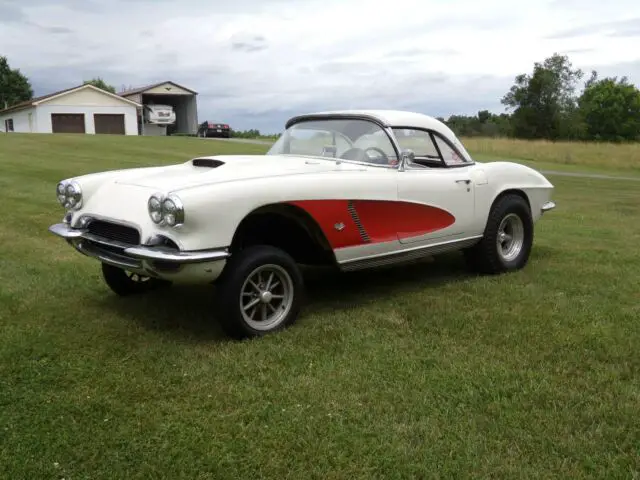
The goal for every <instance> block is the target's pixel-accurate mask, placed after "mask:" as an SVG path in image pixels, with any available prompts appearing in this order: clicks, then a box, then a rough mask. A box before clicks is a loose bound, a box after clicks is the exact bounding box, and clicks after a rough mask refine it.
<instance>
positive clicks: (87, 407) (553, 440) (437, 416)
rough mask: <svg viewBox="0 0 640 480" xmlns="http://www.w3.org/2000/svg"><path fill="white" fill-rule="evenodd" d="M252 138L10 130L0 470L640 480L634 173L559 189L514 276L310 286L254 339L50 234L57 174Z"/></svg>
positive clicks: (177, 290) (639, 196)
mask: <svg viewBox="0 0 640 480" xmlns="http://www.w3.org/2000/svg"><path fill="white" fill-rule="evenodd" d="M500 145H502V146H503V148H504V149H505V150H499V152H500V153H501V155H504V156H506V157H512V156H514V153H513V152H510V151H508V149H507V147H506V146H508V145H509V143H504V144H500ZM505 145H506V146H505ZM513 145H517V142H516V143H513ZM264 148H265V147H264V146H260V145H242V144H233V143H224V142H219V141H207V140H198V139H191V138H118V137H92V136H59V137H58V136H56V137H54V136H47V135H32V136H29V135H0V201H1V203H2V215H3V216H2V221H1V222H0V245H1V246H2V253H1V254H0V382H1V383H0V465H1V467H0V472H1V473H0V477H1V478H3V479H4V478H6V479H49V478H51V479H62V478H66V479H89V478H90V479H127V480H136V479H140V480H142V479H145V480H146V479H150V478H170V479H199V480H204V479H216V480H217V479H232V478H239V479H256V478H274V479H283V478H300V479H302V478H304V479H307V478H308V479H367V480H369V479H376V478H380V479H396V478H397V479H400V478H443V479H444V478H447V479H448V478H455V479H457V478H516V479H528V478H531V479H534V478H535V479H538V478H545V479H546V478H559V479H569V478H570V479H582V478H585V479H586V478H607V479H609V478H612V479H613V478H621V479H622V478H625V479H637V478H640V416H639V415H638V410H639V399H640V355H639V354H638V345H640V322H639V321H638V319H639V318H640V275H638V272H639V271H640V250H639V249H638V245H639V244H640V188H639V186H640V185H638V184H637V183H638V182H623V181H611V180H594V179H584V178H565V177H552V181H553V183H554V185H555V186H556V192H555V195H554V199H555V200H556V202H557V203H558V208H557V209H556V210H555V211H553V212H552V213H549V214H548V215H545V217H544V218H543V219H542V221H541V222H540V223H539V224H538V228H537V230H536V235H535V245H534V250H533V254H532V258H531V261H530V264H529V265H528V266H527V267H526V268H525V269H524V270H523V271H520V272H518V273H515V274H512V275H505V276H498V277H478V276H472V275H469V274H467V273H466V271H465V269H464V267H463V264H462V261H461V259H460V257H459V256H458V255H447V256H444V257H441V258H438V259H436V260H435V261H434V262H429V261H426V262H416V263H414V264H411V265H408V266H402V267H396V268H391V269H383V270H379V271H374V272H362V273H354V274H349V275H335V274H330V273H326V272H312V273H310V274H309V275H308V276H307V279H306V280H307V284H308V288H309V303H308V306H307V308H306V310H305V313H304V315H303V316H302V317H301V318H300V321H299V323H298V324H297V325H296V326H295V327H294V328H291V329H289V330H287V331H285V332H282V333H281V334H278V335H273V336H270V337H267V338H264V339H261V340H257V341H249V342H233V341H229V340H228V339H227V338H226V337H225V336H224V335H223V334H222V333H221V331H220V329H219V327H218V325H217V323H216V321H215V304H214V302H213V300H212V299H213V292H212V287H208V286H203V287H198V288H193V287H192V288H184V287H174V288H172V289H170V290H168V291H163V292H162V293H158V294H152V295H149V296H144V297H138V298H117V297H116V296H114V295H113V294H112V293H111V292H110V291H109V290H108V289H107V287H106V286H105V285H104V284H103V282H102V279H101V277H100V274H99V267H98V264H97V263H96V262H95V261H92V260H90V259H88V258H86V257H84V256H82V255H80V254H78V253H76V252H74V251H72V250H71V248H69V247H68V246H67V245H65V244H64V242H62V241H61V240H59V239H58V238H55V237H54V236H53V235H51V234H49V233H48V232H47V227H48V226H49V225H50V224H51V223H54V222H58V221H60V219H61V217H62V215H63V212H62V209H61V208H60V207H59V205H58V204H57V202H56V199H55V185H56V182H57V181H58V180H60V179H62V178H65V177H68V176H72V175H78V174H82V173H87V172H93V171H99V170H104V169H115V168H122V167H133V166H144V165H155V164H162V163H170V162H177V161H185V160H186V159H188V158H189V157H190V156H193V155H202V154H215V153H240V152H244V153H260V152H262V151H264ZM514 150H515V148H514ZM534 151H535V150H534ZM622 151H623V150H620V152H622ZM589 158H591V159H592V160H591V162H592V164H593V165H595V163H593V162H595V160H593V159H595V158H596V157H593V156H591V157H589ZM615 158H617V157H615ZM606 161H607V160H606V159H602V162H601V163H603V164H605V163H606Z"/></svg>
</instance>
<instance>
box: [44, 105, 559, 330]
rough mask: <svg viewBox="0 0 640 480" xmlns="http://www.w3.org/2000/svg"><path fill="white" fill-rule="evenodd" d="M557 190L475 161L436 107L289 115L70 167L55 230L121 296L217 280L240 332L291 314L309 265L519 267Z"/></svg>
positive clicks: (222, 304) (288, 319) (277, 326)
mask: <svg viewBox="0 0 640 480" xmlns="http://www.w3.org/2000/svg"><path fill="white" fill-rule="evenodd" d="M553 188H554V187H553V185H552V184H551V183H550V182H549V181H548V180H547V179H546V178H545V177H544V176H543V175H542V174H541V173H539V172H538V171H536V170H534V169H532V168H529V167H527V166H524V165H520V164H517V163H513V162H504V161H499V162H487V163H481V162H476V161H474V159H473V158H472V157H471V156H470V155H469V153H468V152H467V151H466V150H465V148H464V146H463V145H462V144H461V143H460V141H459V139H458V138H457V137H456V135H455V134H454V133H453V132H452V131H451V130H450V129H449V128H448V127H447V126H446V125H445V124H444V123H442V122H440V121H438V120H437V119H435V118H433V117H430V116H427V115H422V114H418V113H412V112H404V111H393V110H379V111H367V110H364V111H352V110H347V111H335V112H321V113H312V114H306V115H300V116H296V117H294V118H291V119H290V120H289V121H288V122H287V124H286V129H285V131H284V133H283V135H282V136H281V137H280V138H279V139H278V140H277V141H276V142H275V143H274V144H273V146H272V147H271V149H270V150H269V151H268V152H267V153H266V154H265V155H213V156H203V157H197V158H192V159H189V160H187V161H185V162H184V163H179V164H176V165H169V166H156V167H145V168H134V169H125V170H117V171H107V172H101V173H94V174H88V175H82V176H78V177H74V178H69V179H66V180H63V181H61V182H60V183H59V184H58V185H57V190H56V194H57V197H58V201H59V202H60V204H61V205H62V206H63V207H64V209H65V210H66V213H65V215H64V218H63V221H62V222H61V223H56V224H54V225H52V226H51V227H50V230H51V232H53V233H54V234H56V235H59V236H60V237H62V238H64V239H65V240H67V241H68V242H69V243H70V244H71V245H72V246H73V247H74V248H75V249H77V250H78V251H79V252H81V253H83V254H85V255H87V256H89V257H92V258H94V259H96V260H98V261H99V262H100V263H101V265H102V274H103V277H104V280H105V282H106V283H107V285H108V286H109V287H110V288H111V289H112V290H113V291H114V292H116V293H117V294H119V295H130V294H134V293H142V292H147V291H150V290H153V289H155V288H158V287H161V286H169V285H170V284H171V283H172V282H199V283H215V284H216V291H217V294H218V308H219V313H218V314H217V315H216V317H217V318H218V319H219V321H220V322H222V325H223V326H224V328H225V330H226V331H227V332H228V333H229V334H230V335H232V336H234V337H237V338H244V337H255V336H260V335H264V334H267V333H270V332H275V331H278V330H281V329H283V328H285V327H288V326H290V325H291V324H293V323H294V322H295V321H296V319H297V318H298V315H299V313H300V311H301V308H302V306H303V293H304V282H303V277H302V275H301V270H300V265H304V264H309V265H329V266H334V267H336V268H337V269H339V270H342V271H345V272H346V271H352V270H359V269H367V268H373V267H378V266H382V265H392V264H397V263H401V262H407V261H412V260H415V259H418V258H421V257H426V256H432V255H437V254H441V253H444V252H450V251H461V252H462V253H463V255H464V257H465V258H466V261H467V264H468V266H469V267H470V268H471V269H473V270H474V271H477V272H483V273H485V274H499V273H505V272H513V271H516V270H519V269H521V268H523V267H524V266H525V265H526V264H527V262H528V259H529V255H530V253H531V249H532V245H533V238H534V225H535V223H536V222H537V221H538V220H540V218H541V217H542V215H543V214H544V213H545V212H547V211H549V210H551V209H553V208H554V207H555V203H554V202H553V201H552V199H551V197H552V192H553ZM425 268H427V267H425Z"/></svg>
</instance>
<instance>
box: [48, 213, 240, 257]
mask: <svg viewBox="0 0 640 480" xmlns="http://www.w3.org/2000/svg"><path fill="white" fill-rule="evenodd" d="M49 231H50V232H52V233H54V234H55V235H58V236H59V237H62V238H64V239H65V240H68V241H73V242H72V243H73V245H74V247H75V248H76V249H77V250H79V251H81V252H82V253H85V254H86V255H89V256H94V257H97V258H99V259H100V260H104V261H107V259H105V257H104V255H108V256H109V259H110V260H111V261H112V262H113V261H117V262H120V263H122V264H124V262H129V263H128V265H129V266H134V265H138V266H139V265H140V263H139V262H140V261H142V260H151V261H160V262H170V263H179V264H183V263H200V262H215V261H219V260H225V259H227V258H229V257H230V256H231V254H230V253H229V252H228V251H227V250H226V249H217V250H198V251H192V252H188V251H179V250H174V249H169V248H163V247H154V246H144V245H142V246H137V245H131V244H129V243H123V242H118V241H116V240H108V239H104V238H102V237H97V236H96V235H92V234H90V233H88V232H87V231H86V230H84V229H77V228H71V227H69V226H68V225H66V224H64V223H57V224H55V225H51V226H50V227H49ZM82 240H87V241H89V242H95V243H97V244H99V245H105V246H108V247H115V248H120V249H122V254H116V253H112V252H104V253H103V252H100V254H98V253H96V252H95V251H93V250H92V248H91V247H90V246H89V247H87V246H85V245H83V244H82ZM78 241H80V242H78ZM114 257H117V259H116V260H114Z"/></svg>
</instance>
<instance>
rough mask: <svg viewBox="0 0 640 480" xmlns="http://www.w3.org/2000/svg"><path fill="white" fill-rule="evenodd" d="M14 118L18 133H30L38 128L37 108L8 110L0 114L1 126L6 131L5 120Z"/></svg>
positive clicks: (15, 129) (15, 130) (14, 129)
mask: <svg viewBox="0 0 640 480" xmlns="http://www.w3.org/2000/svg"><path fill="white" fill-rule="evenodd" d="M29 115H31V125H30V122H29ZM10 118H11V119H13V131H14V132H16V133H29V132H32V131H35V128H36V114H35V108H33V107H31V108H25V109H24V110H17V111H15V112H7V113H5V114H2V115H0V128H1V129H2V131H4V121H5V120H8V119H10Z"/></svg>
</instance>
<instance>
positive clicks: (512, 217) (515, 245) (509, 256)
mask: <svg viewBox="0 0 640 480" xmlns="http://www.w3.org/2000/svg"><path fill="white" fill-rule="evenodd" d="M524 237H525V231H524V224H523V223H522V219H521V218H520V217H519V216H518V215H516V214H515V213H510V214H508V215H507V216H505V217H504V218H503V219H502V222H500V226H499V227H498V236H497V247H498V253H499V254H500V256H501V257H502V258H503V260H505V261H507V262H510V261H512V260H514V259H515V258H517V257H518V255H520V252H521V251H522V247H523V246H524Z"/></svg>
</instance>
